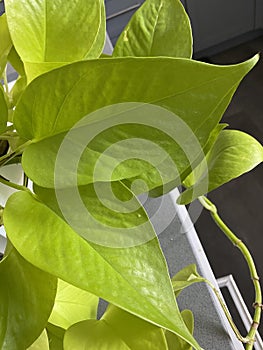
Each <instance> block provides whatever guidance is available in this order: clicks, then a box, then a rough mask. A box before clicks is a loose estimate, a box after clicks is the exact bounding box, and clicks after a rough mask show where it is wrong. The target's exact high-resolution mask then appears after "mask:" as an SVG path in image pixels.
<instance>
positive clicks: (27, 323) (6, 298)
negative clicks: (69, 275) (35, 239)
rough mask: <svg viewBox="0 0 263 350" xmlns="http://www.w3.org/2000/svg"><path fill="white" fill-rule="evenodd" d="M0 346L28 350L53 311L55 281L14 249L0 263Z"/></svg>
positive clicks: (15, 349) (3, 348)
mask: <svg viewBox="0 0 263 350" xmlns="http://www.w3.org/2000/svg"><path fill="white" fill-rule="evenodd" d="M0 279H1V288H0V299H1V303H0V314H1V317H0V347H1V349H2V350H10V349H12V350H21V349H26V348H27V347H28V346H29V345H30V344H32V343H33V342H34V341H35V339H36V338H38V336H39V335H40V333H41V332H42V330H43V328H44V327H45V325H46V323H47V320H48V317H49V314H50V312H51V310H52V307H53V303H54V298H55V294H56V278H55V277H53V276H51V275H49V274H48V273H47V272H44V271H41V270H39V269H38V268H36V267H35V266H33V265H31V264H30V263H28V262H27V261H26V260H24V259H23V258H22V257H21V256H20V255H19V254H18V252H17V251H16V250H15V249H13V248H12V249H11V251H10V252H9V254H8V255H7V256H6V257H5V258H4V259H3V260H2V261H1V263H0Z"/></svg>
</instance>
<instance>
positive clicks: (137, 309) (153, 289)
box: [4, 192, 200, 349]
mask: <svg viewBox="0 0 263 350" xmlns="http://www.w3.org/2000/svg"><path fill="white" fill-rule="evenodd" d="M26 213H27V215H26ZM28 213H32V215H28ZM14 217H15V218H16V220H14ZM4 220H5V227H6V230H7V233H8V235H9V237H10V239H11V241H12V243H13V244H14V246H15V247H16V248H17V249H18V250H19V251H20V253H21V254H22V255H23V256H24V257H25V258H26V259H27V260H29V261H30V262H32V263H33V264H35V265H36V266H38V267H39V268H41V269H43V270H45V271H48V272H50V273H51V274H54V275H56V276H58V277H59V278H61V279H63V280H65V281H67V282H69V283H72V284H74V285H75V286H76V287H79V288H83V289H85V290H87V291H89V292H91V293H93V294H95V295H98V296H100V297H102V298H103V299H105V300H107V301H109V302H111V303H113V304H115V305H117V306H119V307H121V308H123V309H125V310H127V311H129V312H131V313H133V314H135V315H138V316H139V317H142V318H145V319H147V320H149V321H150V322H152V323H155V324H157V325H160V326H161V327H163V328H167V329H169V330H171V331H172V332H175V333H178V334H179V336H180V337H182V338H184V339H186V340H187V341H188V342H190V343H191V344H192V345H193V346H194V347H195V348H196V349H200V347H199V346H198V344H197V343H196V341H195V340H194V339H193V337H192V336H191V335H190V333H189V331H188V330H187V328H186V326H185V325H184V323H183V322H182V319H181V316H180V313H179V310H178V307H177V305H176V302H175V299H174V295H173V291H172V288H171V284H170V279H169V275H168V271H167V266H166V263H165V260H164V257H163V255H162V252H161V250H160V247H159V244H158V241H157V239H156V238H155V239H152V240H151V241H148V242H147V243H145V244H142V245H138V246H134V247H130V248H109V247H104V246H100V245H96V244H94V243H91V242H88V241H85V240H84V239H83V238H81V237H80V236H79V235H77V234H76V233H75V232H74V231H73V230H72V228H71V227H70V226H69V225H67V224H66V222H65V221H63V220H62V219H61V218H60V217H58V216H57V215H56V214H55V213H54V212H53V211H51V209H49V208H48V207H46V205H44V204H42V203H41V202H39V201H37V200H36V199H34V198H33V197H32V196H31V195H30V194H28V193H26V192H17V193H15V194H13V195H12V196H11V197H10V198H9V200H8V202H7V205H6V208H5V212H4ZM29 223H30V224H29ZM149 230H152V228H151V226H150V224H149V225H146V226H145V227H144V231H149ZM142 234H143V232H142ZM28 244H30V247H31V249H30V250H29V249H27V245H28ZM65 249H66V252H67V254H65ZM69 257H70V259H69ZM131 266H132V269H131ZM76 271H77V273H76ZM123 291H125V293H123Z"/></svg>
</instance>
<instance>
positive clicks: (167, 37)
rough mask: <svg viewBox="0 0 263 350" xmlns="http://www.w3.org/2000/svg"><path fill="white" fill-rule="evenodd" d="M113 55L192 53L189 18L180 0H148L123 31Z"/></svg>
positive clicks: (177, 54) (175, 55)
mask: <svg viewBox="0 0 263 350" xmlns="http://www.w3.org/2000/svg"><path fill="white" fill-rule="evenodd" d="M113 55H114V56H138V57H147V56H170V57H186V58H190V57H191V56H192V32H191V26H190V21H189V18H188V16H187V14H186V12H185V10H184V7H183V5H182V3H181V1H179V0H146V1H145V2H144V3H143V5H142V6H141V7H140V8H139V10H137V11H136V12H135V14H134V15H133V17H132V19H131V20H130V22H129V23H128V25H127V26H126V28H125V29H124V30H123V32H122V34H121V35H120V37H119V39H118V41H117V43H116V45H115V48H114V51H113Z"/></svg>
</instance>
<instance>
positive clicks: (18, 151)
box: [0, 141, 31, 167]
mask: <svg viewBox="0 0 263 350" xmlns="http://www.w3.org/2000/svg"><path fill="white" fill-rule="evenodd" d="M30 144H31V141H27V142H25V143H24V144H23V145H21V146H19V147H18V148H17V149H16V150H15V151H14V152H12V153H8V154H5V155H4V156H2V157H0V167H1V166H4V165H5V164H6V163H8V161H9V160H11V159H13V158H14V157H16V156H17V155H19V154H21V153H22V152H23V150H24V149H25V148H26V147H27V146H28V145H30Z"/></svg>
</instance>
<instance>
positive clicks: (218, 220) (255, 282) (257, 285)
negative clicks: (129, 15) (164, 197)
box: [199, 196, 262, 350]
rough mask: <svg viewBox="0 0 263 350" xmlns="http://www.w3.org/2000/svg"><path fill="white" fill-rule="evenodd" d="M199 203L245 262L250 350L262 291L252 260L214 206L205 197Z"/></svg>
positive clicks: (260, 307)
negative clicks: (250, 292) (250, 297)
mask: <svg viewBox="0 0 263 350" xmlns="http://www.w3.org/2000/svg"><path fill="white" fill-rule="evenodd" d="M199 201H200V203H201V204H202V205H203V206H204V208H206V209H207V210H209V211H210V214H211V216H212V218H213V219H214V221H215V223H216V224H217V225H218V227H219V228H220V229H221V230H222V231H223V232H224V234H225V235H226V236H227V238H228V239H229V240H230V241H231V242H232V243H233V244H234V245H235V246H236V247H237V248H238V249H239V250H240V251H241V253H242V255H243V257H244V258H245V260H246V262H247V265H248V268H249V271H250V275H251V279H252V281H253V285H254V290H255V302H254V304H253V306H254V308H255V312H254V317H253V323H252V325H251V327H250V330H249V332H248V335H247V337H246V338H247V339H249V342H248V343H247V344H246V350H252V349H253V345H254V342H255V336H256V332H257V329H258V326H259V323H260V318H261V312H262V291H261V286H260V283H259V276H258V273H257V269H256V266H255V263H254V260H253V258H252V256H251V254H250V252H249V250H248V248H247V247H246V245H245V244H244V243H243V242H242V241H241V240H240V239H239V238H238V237H237V236H236V235H235V234H234V233H233V232H232V231H231V230H230V229H229V227H228V226H227V225H226V224H225V223H224V222H223V220H222V219H221V218H220V216H219V215H218V213H217V208H216V206H215V205H214V204H213V203H212V202H211V201H210V200H209V199H208V198H206V197H205V196H202V197H199Z"/></svg>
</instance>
